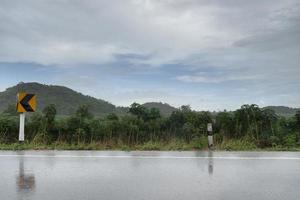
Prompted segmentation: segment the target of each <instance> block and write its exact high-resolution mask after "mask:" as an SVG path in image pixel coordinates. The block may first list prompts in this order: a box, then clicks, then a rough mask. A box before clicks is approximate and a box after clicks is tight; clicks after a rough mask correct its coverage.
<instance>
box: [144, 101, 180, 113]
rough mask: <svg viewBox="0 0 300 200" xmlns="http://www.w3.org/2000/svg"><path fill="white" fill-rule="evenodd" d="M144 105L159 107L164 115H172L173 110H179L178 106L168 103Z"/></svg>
mask: <svg viewBox="0 0 300 200" xmlns="http://www.w3.org/2000/svg"><path fill="white" fill-rule="evenodd" d="M143 106H145V107H146V108H157V109H159V110H160V112H161V114H162V115H171V114H172V112H173V111H176V110H177V108H174V107H173V106H170V105H169V104H167V103H161V102H149V103H144V104H143Z"/></svg>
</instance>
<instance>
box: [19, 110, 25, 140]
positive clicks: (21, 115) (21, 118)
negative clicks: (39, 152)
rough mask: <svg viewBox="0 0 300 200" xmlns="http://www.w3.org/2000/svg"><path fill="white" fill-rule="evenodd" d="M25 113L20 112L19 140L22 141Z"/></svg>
mask: <svg viewBox="0 0 300 200" xmlns="http://www.w3.org/2000/svg"><path fill="white" fill-rule="evenodd" d="M24 130H25V113H20V127H19V141H20V142H23V141H24V137H25V136H24V135H25V133H24V132H25V131H24Z"/></svg>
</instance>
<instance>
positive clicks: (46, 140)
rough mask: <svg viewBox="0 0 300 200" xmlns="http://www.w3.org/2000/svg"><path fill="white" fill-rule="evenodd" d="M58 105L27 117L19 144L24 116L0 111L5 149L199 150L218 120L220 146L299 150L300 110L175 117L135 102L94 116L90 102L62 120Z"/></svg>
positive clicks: (249, 109) (180, 113)
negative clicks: (119, 112) (117, 111)
mask: <svg viewBox="0 0 300 200" xmlns="http://www.w3.org/2000/svg"><path fill="white" fill-rule="evenodd" d="M56 115H57V109H56V107H55V105H54V104H51V105H48V106H46V107H45V108H44V109H43V112H42V113H38V112H37V113H33V114H31V115H30V116H28V117H27V118H26V119H27V121H26V128H25V131H26V141H25V143H24V144H18V141H17V139H18V120H19V118H18V115H17V114H16V113H15V111H14V109H12V107H8V108H7V109H5V111H4V112H3V113H2V114H0V144H1V145H0V149H15V150H18V149H69V150H71V149H73V150H106V149H114V150H193V149H206V148H207V131H206V127H207V123H213V127H214V132H215V143H216V148H217V149H219V150H260V149H267V150H269V149H270V150H299V149H300V112H299V111H298V112H297V113H296V115H295V116H294V117H292V118H285V117H279V116H277V115H276V114H275V112H274V111H273V110H269V109H260V108H259V107H258V106H257V105H243V106H242V107H241V108H240V109H238V110H236V111H234V112H227V111H224V112H219V113H217V114H216V115H214V116H212V115H211V113H209V112H196V111H193V110H191V108H190V107H189V106H181V108H180V109H178V110H175V111H173V112H172V114H171V115H170V116H162V115H161V113H160V111H159V109H157V108H147V107H145V106H143V105H140V104H137V103H133V104H132V105H131V107H130V108H129V109H128V113H126V114H123V115H121V116H118V115H116V114H115V113H111V114H108V115H106V116H104V117H94V115H93V114H92V113H91V112H90V108H89V106H87V105H82V106H80V107H79V108H78V109H77V110H76V112H75V113H74V114H73V115H71V116H69V117H65V118H57V117H56Z"/></svg>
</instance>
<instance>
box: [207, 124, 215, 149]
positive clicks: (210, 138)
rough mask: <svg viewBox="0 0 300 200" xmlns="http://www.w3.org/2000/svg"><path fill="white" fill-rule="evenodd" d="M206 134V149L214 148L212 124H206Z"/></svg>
mask: <svg viewBox="0 0 300 200" xmlns="http://www.w3.org/2000/svg"><path fill="white" fill-rule="evenodd" d="M207 132H208V147H209V148H210V149H211V148H212V147H213V146H214V139H213V129H212V123H208V124H207Z"/></svg>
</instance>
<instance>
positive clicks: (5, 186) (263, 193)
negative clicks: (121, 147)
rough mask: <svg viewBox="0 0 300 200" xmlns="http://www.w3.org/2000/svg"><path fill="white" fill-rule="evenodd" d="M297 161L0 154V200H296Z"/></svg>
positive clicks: (262, 156) (259, 155) (287, 157)
mask: <svg viewBox="0 0 300 200" xmlns="http://www.w3.org/2000/svg"><path fill="white" fill-rule="evenodd" d="M299 166H300V153H284V152H281V153H272V152H235V153H230V152H212V151H209V152H109V151H107V152H97V151H72V152H70V151H39V152H37V151H25V152H10V151H0V177H1V181H0V199H1V200H19V199H20V200H27V199H34V200H35V199H36V200H40V199H46V200H47V199H49V200H50V199H61V200H69V199H70V200H74V199H107V200H110V199H172V200H177V199H264V200H268V199H270V200H271V199H272V200H273V199H292V200H293V199H295V200H296V199H297V200H298V199H300V193H299V192H298V191H299V187H300V172H299V171H300V170H299Z"/></svg>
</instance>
